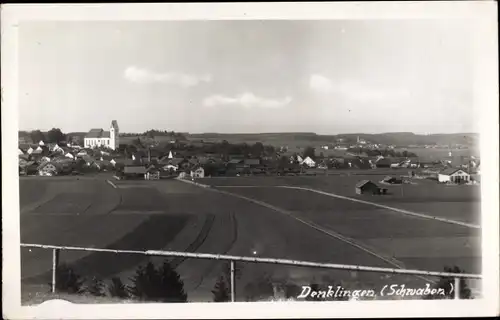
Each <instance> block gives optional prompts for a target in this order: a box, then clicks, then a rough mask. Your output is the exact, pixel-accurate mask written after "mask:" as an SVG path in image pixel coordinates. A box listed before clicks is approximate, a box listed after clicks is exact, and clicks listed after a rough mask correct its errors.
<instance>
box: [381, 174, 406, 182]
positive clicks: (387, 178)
mask: <svg viewBox="0 0 500 320" xmlns="http://www.w3.org/2000/svg"><path fill="white" fill-rule="evenodd" d="M382 182H384V183H388V184H401V183H403V180H402V179H398V178H395V177H391V176H386V177H385V178H384V179H382Z"/></svg>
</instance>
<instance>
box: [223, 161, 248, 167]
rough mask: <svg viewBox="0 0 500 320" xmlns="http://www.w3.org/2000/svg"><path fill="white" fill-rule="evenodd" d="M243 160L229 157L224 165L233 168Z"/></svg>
mask: <svg viewBox="0 0 500 320" xmlns="http://www.w3.org/2000/svg"><path fill="white" fill-rule="evenodd" d="M243 162H244V160H243V159H231V160H229V161H228V162H227V163H226V166H227V167H231V168H234V167H236V166H238V165H241V164H243Z"/></svg>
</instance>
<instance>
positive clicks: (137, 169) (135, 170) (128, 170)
mask: <svg viewBox="0 0 500 320" xmlns="http://www.w3.org/2000/svg"><path fill="white" fill-rule="evenodd" d="M145 174H146V168H145V167H144V166H137V165H136V166H126V167H124V168H123V176H124V178H142V177H145Z"/></svg>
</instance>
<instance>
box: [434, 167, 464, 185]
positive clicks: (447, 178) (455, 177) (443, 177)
mask: <svg viewBox="0 0 500 320" xmlns="http://www.w3.org/2000/svg"><path fill="white" fill-rule="evenodd" d="M470 180H471V179H470V174H468V173H467V172H465V171H464V170H462V169H459V168H447V169H444V170H443V171H441V172H439V174H438V181H439V182H453V183H464V182H470Z"/></svg>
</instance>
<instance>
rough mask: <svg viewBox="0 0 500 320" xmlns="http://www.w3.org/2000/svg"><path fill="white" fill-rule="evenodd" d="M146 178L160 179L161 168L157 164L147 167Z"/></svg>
mask: <svg viewBox="0 0 500 320" xmlns="http://www.w3.org/2000/svg"><path fill="white" fill-rule="evenodd" d="M144 178H145V179H146V180H160V170H158V168H157V167H156V166H154V165H151V166H149V167H148V168H147V169H146V174H145V176H144Z"/></svg>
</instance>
